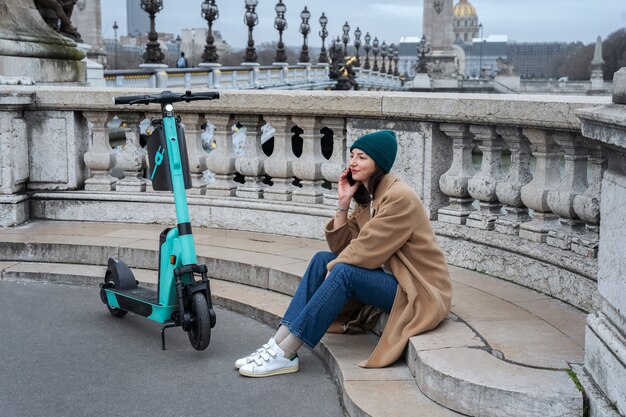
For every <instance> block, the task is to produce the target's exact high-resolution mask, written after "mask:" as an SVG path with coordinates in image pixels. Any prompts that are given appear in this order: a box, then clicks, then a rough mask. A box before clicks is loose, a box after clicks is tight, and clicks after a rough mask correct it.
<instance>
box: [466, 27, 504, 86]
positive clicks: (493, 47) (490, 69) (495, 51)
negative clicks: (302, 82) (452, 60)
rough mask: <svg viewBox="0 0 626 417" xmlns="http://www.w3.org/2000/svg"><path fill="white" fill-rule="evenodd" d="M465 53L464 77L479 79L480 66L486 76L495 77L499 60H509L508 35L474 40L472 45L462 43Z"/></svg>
mask: <svg viewBox="0 0 626 417" xmlns="http://www.w3.org/2000/svg"><path fill="white" fill-rule="evenodd" d="M459 46H460V47H461V48H462V49H463V51H464V52H465V66H464V72H463V74H462V75H464V76H465V77H466V78H478V76H479V74H480V70H479V68H480V66H481V64H482V68H483V69H484V71H485V73H486V74H485V75H489V76H495V75H496V72H497V70H498V65H497V64H496V61H497V59H498V58H503V59H508V49H507V47H508V39H507V36H506V35H490V36H489V37H487V38H484V39H481V38H474V39H472V42H471V43H464V42H462V43H460V44H459Z"/></svg>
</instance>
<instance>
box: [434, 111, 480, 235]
mask: <svg viewBox="0 0 626 417" xmlns="http://www.w3.org/2000/svg"><path fill="white" fill-rule="evenodd" d="M439 129H440V130H441V131H442V132H443V133H444V134H445V135H446V136H448V137H449V138H451V139H452V165H451V166H450V169H449V170H448V171H446V173H445V174H443V175H442V176H441V178H439V188H441V191H442V192H443V193H444V194H445V195H447V196H448V197H449V199H450V204H449V205H448V206H447V207H443V208H440V209H439V210H438V212H437V214H438V215H437V219H438V220H439V221H442V222H446V223H454V224H465V221H466V220H467V217H468V216H469V215H470V213H471V212H473V211H474V210H475V209H474V207H472V203H473V202H474V199H473V198H472V197H471V196H470V194H469V192H468V189H467V185H468V181H469V179H470V178H472V177H473V176H474V175H475V174H476V171H475V170H474V167H473V166H472V149H473V148H474V142H473V140H472V134H471V133H470V131H469V128H468V127H467V126H466V125H462V124H454V123H442V124H440V125H439Z"/></svg>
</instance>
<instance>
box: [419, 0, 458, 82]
mask: <svg viewBox="0 0 626 417" xmlns="http://www.w3.org/2000/svg"><path fill="white" fill-rule="evenodd" d="M452 23H453V15H452V0H424V35H425V36H426V42H427V43H428V44H430V52H429V53H428V54H427V55H426V59H427V60H428V64H429V67H430V71H429V73H430V75H431V77H432V78H433V79H435V80H436V79H450V80H451V79H455V78H456V73H457V68H456V64H455V62H454V58H455V52H454V49H453V47H452V44H453V43H454V32H453V30H452Z"/></svg>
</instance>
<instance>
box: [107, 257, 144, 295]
mask: <svg viewBox="0 0 626 417" xmlns="http://www.w3.org/2000/svg"><path fill="white" fill-rule="evenodd" d="M108 273H111V278H112V280H113V283H114V284H115V288H116V289H119V290H130V289H133V288H137V285H138V284H139V283H138V282H137V280H136V279H135V275H133V272H132V271H131V270H130V269H129V268H128V266H127V265H126V264H125V263H124V262H122V261H120V260H119V259H117V258H109V263H108V267H107V274H108Z"/></svg>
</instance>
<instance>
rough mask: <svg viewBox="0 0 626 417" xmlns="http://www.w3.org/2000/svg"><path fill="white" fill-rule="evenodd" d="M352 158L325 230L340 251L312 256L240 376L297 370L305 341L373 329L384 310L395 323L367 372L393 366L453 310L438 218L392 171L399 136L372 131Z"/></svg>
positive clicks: (241, 362) (310, 342)
mask: <svg viewBox="0 0 626 417" xmlns="http://www.w3.org/2000/svg"><path fill="white" fill-rule="evenodd" d="M350 151H351V158H350V165H349V167H348V168H346V170H345V171H344V172H343V173H342V174H341V177H340V178H339V184H338V194H339V204H338V208H337V211H336V214H335V217H333V219H332V220H331V221H330V222H328V224H327V225H326V229H325V233H326V240H327V242H328V246H329V248H330V250H331V251H332V252H319V253H317V254H316V255H315V256H314V257H313V259H312V260H311V262H310V263H309V266H308V268H307V270H306V272H305V274H304V276H303V277H302V281H301V282H300V284H299V286H298V288H297V290H296V292H295V294H294V296H293V299H292V300H291V303H290V304H289V307H288V308H287V311H286V312H285V315H284V317H283V319H282V321H281V322H280V327H279V328H278V331H277V332H276V334H275V335H274V337H272V338H271V339H270V340H269V341H268V342H267V343H266V344H264V345H263V346H261V348H259V349H258V350H257V351H256V352H254V353H252V354H250V355H249V356H247V357H244V358H241V359H239V360H237V361H236V362H235V367H237V368H239V373H240V374H241V375H245V376H250V377H265V376H272V375H279V374H286V373H291V372H296V371H298V369H299V363H298V355H297V350H298V349H299V348H300V347H301V346H302V344H305V345H307V346H308V347H310V348H314V347H315V345H317V343H318V342H319V341H320V339H321V338H322V336H324V333H326V331H331V332H342V331H343V332H348V331H350V330H351V329H354V326H355V325H357V326H358V325H359V324H360V325H361V327H363V325H364V324H367V323H369V324H371V323H374V322H375V320H376V318H377V317H378V316H379V315H380V312H381V311H386V312H387V313H389V320H388V322H387V324H386V326H385V329H384V331H383V334H382V336H381V338H380V340H379V342H378V345H377V346H376V348H375V349H374V351H373V352H372V354H371V355H370V357H369V359H367V360H366V361H364V362H362V363H361V364H360V366H362V367H366V368H380V367H384V366H387V365H390V364H392V363H393V362H395V361H396V360H397V359H398V358H399V357H400V356H401V355H402V352H403V350H404V348H405V347H406V345H407V343H408V340H409V338H410V337H411V336H414V335H416V334H419V333H422V332H425V331H427V330H430V329H433V328H435V327H436V326H437V325H438V324H439V323H440V322H441V321H442V320H443V319H444V318H445V317H446V316H447V314H448V312H449V310H450V299H451V297H452V286H451V283H450V277H449V273H448V268H447V265H446V262H445V259H444V256H443V254H442V252H441V249H440V248H439V245H438V243H437V241H436V238H435V233H434V231H433V228H432V225H431V223H430V221H429V216H428V214H427V213H426V211H425V210H424V207H423V206H422V203H421V201H420V199H419V198H418V196H417V194H416V193H415V191H414V190H413V189H412V188H411V187H410V186H408V185H407V184H404V183H403V182H401V181H400V180H398V179H397V178H396V177H395V176H393V175H391V174H389V173H388V172H389V170H390V169H391V166H392V165H393V162H394V161H395V158H396V153H397V143H396V136H395V133H394V132H392V131H389V130H385V131H378V132H374V133H370V134H367V135H365V136H362V137H360V138H359V139H358V140H356V141H355V142H354V144H353V145H352V146H351V147H350ZM352 199H354V200H355V205H354V210H353V212H352V214H351V215H350V216H348V209H349V207H350V203H351V202H352ZM370 327H371V326H370Z"/></svg>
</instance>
